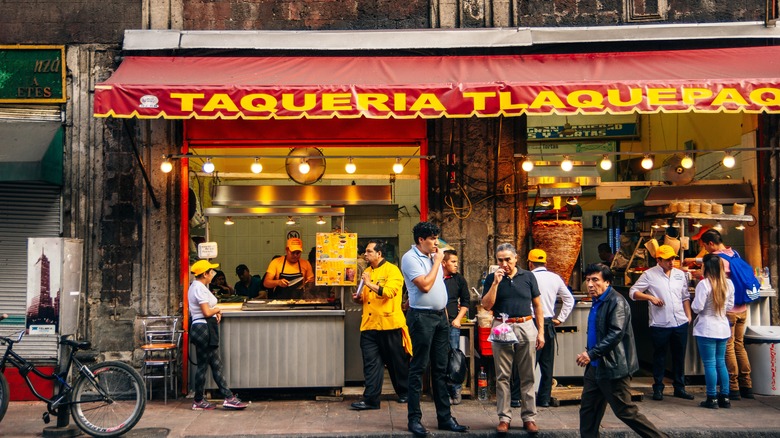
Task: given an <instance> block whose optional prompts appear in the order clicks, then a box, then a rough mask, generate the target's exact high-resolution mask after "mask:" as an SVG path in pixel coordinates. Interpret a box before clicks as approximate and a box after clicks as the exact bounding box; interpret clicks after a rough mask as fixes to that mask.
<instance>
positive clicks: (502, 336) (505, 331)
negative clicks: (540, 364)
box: [488, 313, 520, 344]
mask: <svg viewBox="0 0 780 438" xmlns="http://www.w3.org/2000/svg"><path fill="white" fill-rule="evenodd" d="M501 319H503V320H504V321H506V320H507V319H509V315H507V314H506V313H502V314H501ZM488 341H489V342H497V343H499V344H519V343H520V341H519V340H518V339H517V336H516V335H515V331H514V330H512V327H511V326H510V325H509V324H507V323H506V322H502V323H501V324H499V325H497V326H495V327H493V328H492V329H490V336H488Z"/></svg>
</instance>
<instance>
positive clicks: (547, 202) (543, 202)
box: [539, 198, 552, 207]
mask: <svg viewBox="0 0 780 438" xmlns="http://www.w3.org/2000/svg"><path fill="white" fill-rule="evenodd" d="M539 205H541V206H542V207H549V206H551V205H552V201H550V198H544V199H542V200H541V201H539Z"/></svg>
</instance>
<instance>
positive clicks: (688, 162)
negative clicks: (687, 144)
mask: <svg viewBox="0 0 780 438" xmlns="http://www.w3.org/2000/svg"><path fill="white" fill-rule="evenodd" d="M680 166H682V167H683V169H690V168H691V167H693V158H691V156H690V155H688V154H685V155H683V157H682V160H680Z"/></svg>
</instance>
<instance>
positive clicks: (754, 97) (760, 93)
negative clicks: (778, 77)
mask: <svg viewBox="0 0 780 438" xmlns="http://www.w3.org/2000/svg"><path fill="white" fill-rule="evenodd" d="M765 94H769V95H770V96H772V97H771V98H769V99H765V98H764V95H765ZM750 100H751V101H753V102H755V103H758V104H761V105H770V106H774V105H780V90H778V89H777V88H756V89H755V90H753V91H751V92H750Z"/></svg>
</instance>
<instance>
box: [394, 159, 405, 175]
mask: <svg viewBox="0 0 780 438" xmlns="http://www.w3.org/2000/svg"><path fill="white" fill-rule="evenodd" d="M403 171H404V165H403V163H401V159H400V158H396V159H395V164H393V172H395V173H401V172H403Z"/></svg>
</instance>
